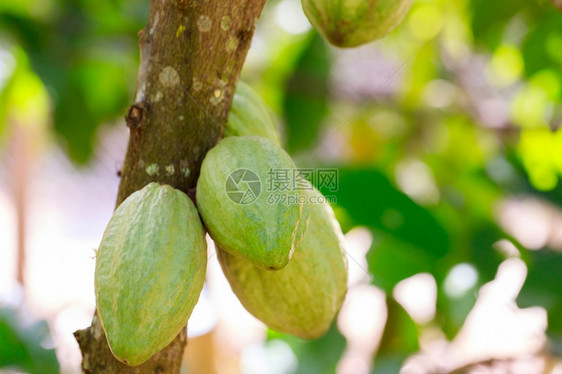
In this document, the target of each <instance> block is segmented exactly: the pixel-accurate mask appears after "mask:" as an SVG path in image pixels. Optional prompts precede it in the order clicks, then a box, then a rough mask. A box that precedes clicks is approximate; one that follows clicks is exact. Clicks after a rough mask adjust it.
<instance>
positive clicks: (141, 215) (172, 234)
mask: <svg viewBox="0 0 562 374" xmlns="http://www.w3.org/2000/svg"><path fill="white" fill-rule="evenodd" d="M206 248H207V245H206V241H205V232H204V230H203V227H202V225H201V221H200V219H199V215H198V214H197V210H196V209H195V206H194V205H193V203H192V202H191V200H190V199H189V197H187V195H186V194H184V193H183V192H181V191H179V190H176V189H174V188H172V187H171V186H167V185H162V186H161V185H159V184H157V183H150V184H149V185H147V186H146V187H144V188H143V189H142V190H140V191H137V192H135V193H133V194H132V195H130V196H129V197H128V198H127V199H126V200H125V201H124V202H123V203H122V204H121V205H120V206H119V207H118V208H117V209H116V210H115V212H114V214H113V217H112V218H111V220H110V221H109V224H108V226H107V228H106V230H105V233H104V235H103V239H102V242H101V244H100V247H99V250H98V252H97V259H96V271H95V291H96V301H97V308H98V315H99V318H100V319H101V323H102V326H103V328H104V330H105V333H106V335H107V340H108V343H109V347H110V348H111V351H112V352H113V355H114V356H115V357H116V358H117V359H118V360H120V361H122V362H123V363H125V364H128V365H132V366H135V365H140V364H142V363H143V362H144V361H146V360H147V359H148V358H150V356H152V355H153V354H154V353H156V352H158V351H159V350H161V349H162V348H164V347H165V346H166V345H168V344H169V343H170V342H171V341H172V340H173V339H174V338H175V337H176V336H177V334H178V333H179V332H180V331H181V329H182V328H183V327H184V326H185V325H186V323H187V320H188V319H189V316H190V315H191V312H192V310H193V307H194V306H195V304H196V303H197V300H198V298H199V294H200V293H201V289H202V287H203V283H204V281H205V270H206V264H207V255H206Z"/></svg>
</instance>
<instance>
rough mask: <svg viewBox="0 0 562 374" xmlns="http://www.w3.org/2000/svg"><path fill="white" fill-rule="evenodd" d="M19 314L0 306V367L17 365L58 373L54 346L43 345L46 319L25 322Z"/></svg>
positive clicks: (38, 373)
mask: <svg viewBox="0 0 562 374" xmlns="http://www.w3.org/2000/svg"><path fill="white" fill-rule="evenodd" d="M23 314H24V313H22V311H21V310H16V309H12V308H0V369H2V368H11V369H19V370H24V371H25V372H27V373H31V374H57V373H59V364H58V362H57V356H56V355H55V350H54V349H53V348H50V349H47V348H44V347H43V346H44V345H45V344H49V342H48V339H49V329H48V326H47V323H46V322H45V321H39V322H35V323H33V324H29V323H25V322H24V321H25V320H26V317H24V316H23ZM27 318H29V317H27ZM51 344H52V343H51Z"/></svg>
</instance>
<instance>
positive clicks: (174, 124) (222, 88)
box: [75, 0, 265, 373]
mask: <svg viewBox="0 0 562 374" xmlns="http://www.w3.org/2000/svg"><path fill="white" fill-rule="evenodd" d="M264 4H265V0H229V1H223V0H206V1H195V0H152V2H151V6H150V15H149V20H148V24H147V25H146V27H145V28H144V29H143V30H141V32H140V33H139V44H140V52H141V59H140V66H139V74H138V82H137V94H136V97H135V103H134V104H133V105H132V106H131V107H130V108H129V112H128V114H127V116H126V121H127V126H128V127H129V129H130V139H129V145H128V148H127V155H126V157H125V163H124V165H123V169H122V179H121V184H120V185H119V193H118V197H117V205H119V204H120V203H121V202H122V201H123V200H125V198H126V197H127V196H129V195H130V194H131V193H133V192H134V191H136V190H139V189H141V188H142V187H144V186H145V185H146V184H148V183H149V182H152V181H154V182H160V183H166V184H169V185H171V186H173V187H175V188H177V189H180V190H182V191H184V192H188V190H189V189H190V188H193V187H194V186H195V184H196V182H197V177H198V175H199V169H200V166H201V162H202V161H203V158H204V156H205V154H206V153H207V151H208V150H209V149H211V148H212V147H213V146H214V145H215V144H216V143H217V142H218V140H219V139H220V138H221V137H222V133H223V129H224V126H225V124H226V120H227V116H228V111H229V109H230V103H231V100H232V95H233V93H234V88H235V84H236V81H237V79H238V76H239V74H240V70H241V69H242V65H243V63H244V59H245V58H246V53H247V51H248V48H249V46H250V42H251V38H252V35H253V33H254V29H255V24H256V21H257V19H258V17H259V15H260V13H261V11H262V9H263V6H264ZM75 336H76V339H77V340H78V343H79V345H80V350H81V351H82V355H83V362H82V368H83V371H84V372H85V373H102V372H103V373H178V372H179V368H180V365H181V359H182V353H183V349H184V347H185V344H186V342H187V338H186V331H185V329H184V330H183V331H182V332H181V333H180V334H179V335H178V337H177V338H176V339H175V340H174V341H173V342H172V343H171V344H170V345H169V346H168V347H166V348H165V349H163V350H162V351H161V352H159V353H158V354H156V355H155V356H153V357H152V358H151V359H150V360H148V361H147V362H146V363H144V364H142V365H140V366H138V367H135V368H131V367H127V366H125V365H123V364H121V363H120V362H118V361H117V360H115V359H114V358H113V355H112V354H111V352H110V351H109V348H108V346H107V341H106V337H105V334H104V332H103V329H102V327H101V325H100V322H99V319H98V318H96V316H94V319H93V321H92V326H90V327H89V328H87V329H85V330H80V331H77V332H76V333H75Z"/></svg>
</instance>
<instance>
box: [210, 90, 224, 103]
mask: <svg viewBox="0 0 562 374" xmlns="http://www.w3.org/2000/svg"><path fill="white" fill-rule="evenodd" d="M223 98H224V92H223V91H221V90H219V89H216V90H214V91H213V96H211V99H210V100H209V101H210V102H211V104H213V105H218V104H219V103H220V102H221V101H222V99H223Z"/></svg>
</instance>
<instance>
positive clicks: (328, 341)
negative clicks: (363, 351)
mask: <svg viewBox="0 0 562 374" xmlns="http://www.w3.org/2000/svg"><path fill="white" fill-rule="evenodd" d="M269 338H276V339H282V340H283V341H285V342H286V343H287V344H289V346H290V347H291V349H292V350H293V352H294V353H295V355H296V356H297V359H298V368H297V370H296V372H297V373H299V374H317V373H322V374H335V372H336V365H337V363H338V361H339V360H340V358H341V356H342V355H343V351H344V349H345V345H346V340H345V338H344V337H343V336H342V335H341V334H340V332H339V331H338V329H337V326H336V324H335V323H333V324H332V326H331V328H330V330H328V332H327V333H326V334H325V335H324V336H322V337H321V338H319V339H315V340H309V341H306V340H302V339H299V338H296V337H294V336H292V335H288V334H280V333H274V332H271V333H270V337H269Z"/></svg>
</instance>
